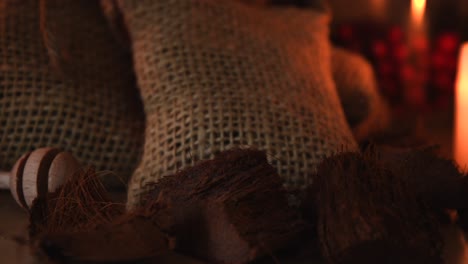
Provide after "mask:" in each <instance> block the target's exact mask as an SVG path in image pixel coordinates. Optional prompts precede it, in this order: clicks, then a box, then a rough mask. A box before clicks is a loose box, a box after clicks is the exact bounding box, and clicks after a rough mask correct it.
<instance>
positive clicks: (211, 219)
mask: <svg viewBox="0 0 468 264" xmlns="http://www.w3.org/2000/svg"><path fill="white" fill-rule="evenodd" d="M150 188H151V191H150V192H149V195H148V196H147V198H146V200H145V201H146V210H148V211H149V212H159V214H152V215H153V216H154V217H153V220H154V221H156V222H157V225H159V226H161V227H162V228H163V231H165V232H167V233H170V234H172V235H174V236H175V238H176V241H177V245H176V249H177V250H178V251H180V252H183V253H186V254H190V255H193V256H196V257H199V258H202V259H205V260H208V261H212V262H216V263H248V262H250V261H253V260H255V259H257V258H259V257H261V256H264V255H266V254H269V253H271V252H275V251H276V250H278V249H282V248H285V247H287V246H290V245H291V244H293V243H297V242H299V239H300V237H301V235H302V232H303V231H304V230H305V229H306V227H307V226H306V224H305V222H304V221H302V220H301V217H300V215H299V213H298V212H297V211H295V210H292V209H291V208H290V207H289V206H288V202H287V199H286V193H285V191H284V188H283V187H282V181H281V178H280V177H279V176H278V174H277V173H276V171H275V169H274V168H273V167H272V166H271V165H269V164H268V161H267V158H266V155H265V153H264V152H261V151H257V150H238V149H236V150H231V151H226V152H223V153H221V154H219V155H217V157H216V158H215V159H213V160H208V161H203V162H200V163H199V164H198V165H196V166H194V167H191V168H188V169H185V170H183V171H181V172H179V173H177V174H175V175H172V176H167V177H165V178H163V179H161V180H160V181H159V182H158V183H157V184H154V185H151V187H150ZM150 215H151V214H150ZM168 216H170V217H169V218H168Z"/></svg>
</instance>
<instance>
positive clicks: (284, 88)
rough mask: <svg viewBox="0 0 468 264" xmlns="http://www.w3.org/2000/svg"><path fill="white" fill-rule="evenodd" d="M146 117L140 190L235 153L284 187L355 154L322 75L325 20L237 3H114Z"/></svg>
mask: <svg viewBox="0 0 468 264" xmlns="http://www.w3.org/2000/svg"><path fill="white" fill-rule="evenodd" d="M118 3H119V6H120V8H121V11H122V14H123V17H124V19H125V21H126V24H127V27H128V31H129V33H130V36H131V40H132V44H133V53H134V63H135V71H136V75H137V80H138V84H139V88H140V92H141V95H142V98H143V102H144V107H145V110H146V120H147V125H146V136H145V140H146V141H145V148H144V154H143V158H142V162H141V163H140V165H139V167H138V168H137V170H136V172H135V174H134V175H133V177H132V180H131V181H130V184H129V190H128V192H129V194H128V205H129V206H130V207H131V206H132V205H135V204H138V202H139V201H140V199H141V197H142V194H143V193H145V191H146V189H145V185H146V184H147V183H149V182H155V181H157V180H158V179H160V178H161V177H163V176H165V175H168V174H172V173H174V172H175V171H176V170H178V169H181V168H184V167H186V166H188V165H191V164H193V163H194V162H195V161H198V160H201V159H208V158H211V157H213V154H215V153H218V152H220V151H222V150H225V149H230V148H232V147H235V146H253V147H257V148H259V149H261V150H265V151H266V152H267V153H268V155H269V161H270V162H271V163H272V164H273V165H274V166H275V167H276V169H277V170H278V172H279V174H280V175H281V176H282V177H283V178H284V180H285V185H286V187H304V186H306V185H308V184H310V183H311V181H312V179H311V177H310V175H311V174H312V172H314V170H315V169H316V166H317V164H318V163H319V162H320V161H321V160H322V159H323V158H324V157H326V156H329V155H331V154H332V153H336V152H338V151H342V150H356V149H357V146H356V142H355V141H354V138H353V136H352V134H351V131H350V129H349V127H348V125H347V123H346V120H345V118H344V114H343V111H342V108H341V105H340V102H339V99H338V97H337V94H336V91H335V87H334V84H333V80H332V76H331V69H330V46H329V43H328V22H329V18H328V16H327V15H325V14H322V13H318V12H315V11H311V10H307V11H300V10H298V9H294V8H259V7H252V6H248V5H245V4H242V3H240V2H237V1H218V0H203V1H201V0H193V1H186V0H159V1H152V0H122V1H118Z"/></svg>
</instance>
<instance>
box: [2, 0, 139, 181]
mask: <svg viewBox="0 0 468 264" xmlns="http://www.w3.org/2000/svg"><path fill="white" fill-rule="evenodd" d="M0 113H1V114H0V124H1V127H0V167H1V168H2V169H4V170H8V169H10V168H11V166H12V165H13V163H14V162H15V160H16V159H17V158H18V157H20V156H21V155H22V154H23V153H25V152H27V151H29V150H32V149H35V148H39V147H44V146H53V147H59V148H62V149H65V150H68V151H71V152H72V153H73V154H74V155H76V156H77V158H78V159H79V160H80V161H81V163H82V164H83V165H93V166H96V168H97V170H98V171H103V170H105V171H112V172H113V174H108V176H104V177H103V178H104V180H105V182H106V183H107V184H109V185H111V186H115V185H117V184H121V182H122V181H125V180H126V177H127V178H128V176H129V175H131V173H132V172H133V169H134V167H135V166H136V165H137V163H138V160H139V158H140V157H141V152H142V145H143V131H144V112H143V108H142V105H141V101H140V100H139V95H138V89H137V88H136V87H135V80H134V76H133V73H132V62H131V56H130V54H128V53H125V52H123V51H122V50H121V49H120V48H119V47H118V45H117V44H116V42H115V40H114V38H113V35H112V33H111V32H110V30H109V29H108V25H107V24H106V21H105V19H104V16H103V15H102V11H101V9H100V6H99V2H98V1H74V0H41V1H38V0H22V1H15V0H3V1H0ZM100 174H102V173H100Z"/></svg>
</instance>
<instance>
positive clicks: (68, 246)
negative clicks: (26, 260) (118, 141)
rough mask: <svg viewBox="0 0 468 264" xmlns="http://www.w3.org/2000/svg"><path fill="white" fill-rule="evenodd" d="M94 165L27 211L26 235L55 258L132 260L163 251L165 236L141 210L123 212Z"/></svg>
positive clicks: (43, 252)
mask: <svg viewBox="0 0 468 264" xmlns="http://www.w3.org/2000/svg"><path fill="white" fill-rule="evenodd" d="M108 197H109V195H108V193H107V191H106V189H105V188H104V187H103V185H102V184H101V182H100V181H99V179H98V177H97V175H96V173H95V172H94V170H92V169H90V170H86V171H83V172H82V173H81V174H79V175H77V177H72V178H71V179H70V180H68V181H67V182H66V183H65V184H64V186H63V187H61V188H59V189H58V190H57V191H56V192H54V193H51V194H49V195H48V196H47V198H45V199H36V200H35V201H34V203H33V206H32V208H31V212H30V237H31V240H32V242H33V245H34V247H35V248H36V249H37V250H38V252H39V253H41V254H45V255H46V256H47V257H48V258H51V259H58V260H80V261H107V262H112V261H133V260H139V259H143V258H149V257H154V256H157V255H160V254H163V253H165V252H167V251H168V248H169V245H170V239H169V238H168V237H167V236H166V235H165V234H163V233H162V232H161V230H160V228H159V227H158V226H156V225H154V223H153V222H152V221H151V220H150V219H148V218H145V217H143V216H141V215H136V214H125V215H124V206H123V204H118V203H115V202H113V201H112V200H111V199H110V198H108Z"/></svg>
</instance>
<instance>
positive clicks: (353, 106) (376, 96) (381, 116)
mask: <svg viewBox="0 0 468 264" xmlns="http://www.w3.org/2000/svg"><path fill="white" fill-rule="evenodd" d="M332 71H333V79H334V80H335V83H336V87H337V91H338V95H339V97H340V100H341V103H342V105H343V109H344V112H345V116H346V119H347V120H348V123H349V124H350V126H351V128H352V129H353V133H354V135H355V137H356V139H357V140H359V141H361V140H365V139H366V138H368V137H370V136H371V135H373V134H376V133H378V132H382V131H383V130H385V129H386V128H387V127H388V126H389V123H390V112H389V109H388V105H387V103H386V102H385V100H384V99H383V98H382V96H381V95H380V93H379V91H378V88H377V83H376V80H375V77H374V71H373V69H372V66H371V65H370V64H369V63H368V62H367V61H366V60H365V59H364V58H362V57H361V56H359V55H358V54H355V53H352V52H349V51H346V50H344V49H341V48H337V47H334V48H332Z"/></svg>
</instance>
